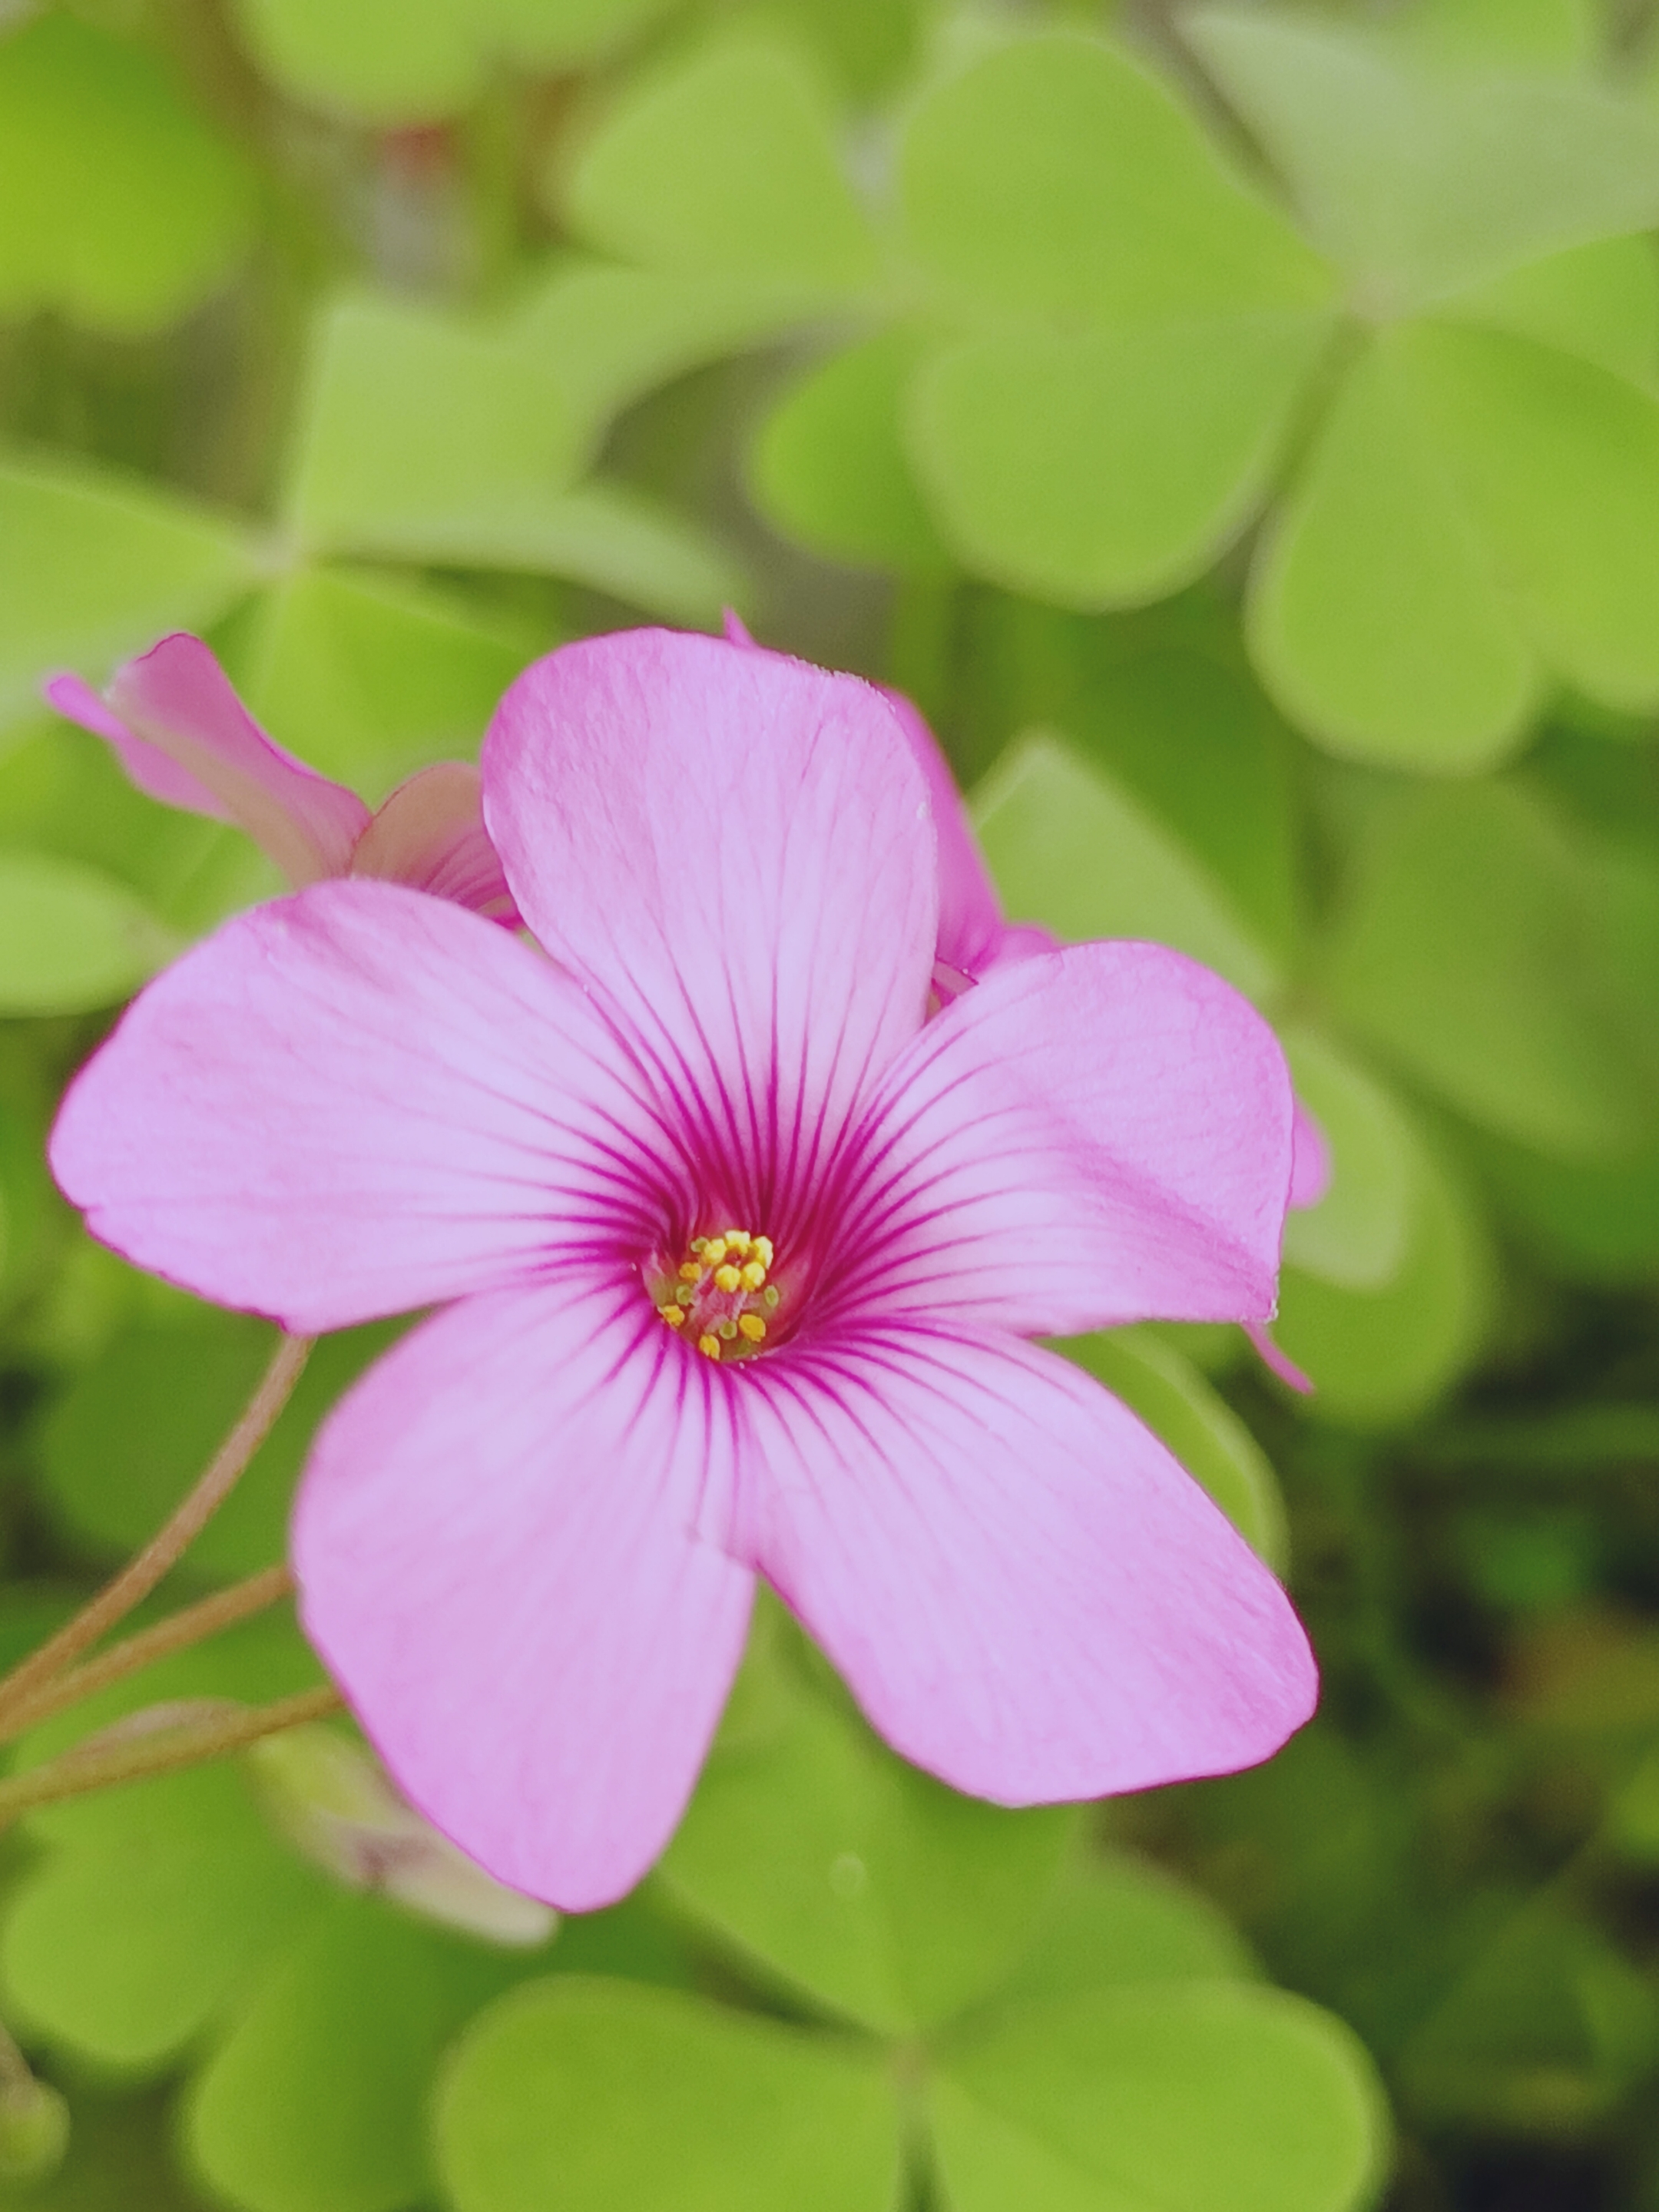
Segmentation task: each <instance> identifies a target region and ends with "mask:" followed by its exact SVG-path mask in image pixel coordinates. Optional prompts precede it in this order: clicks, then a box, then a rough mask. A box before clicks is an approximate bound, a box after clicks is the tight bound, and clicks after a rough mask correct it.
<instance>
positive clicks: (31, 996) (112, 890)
mask: <svg viewBox="0 0 1659 2212" xmlns="http://www.w3.org/2000/svg"><path fill="white" fill-rule="evenodd" d="M176 950H177V943H176V940H175V939H173V936H172V934H171V933H170V932H169V931H167V930H166V929H164V928H163V927H162V926H161V923H160V922H159V921H157V920H156V919H155V916H154V915H152V914H150V913H149V911H148V910H147V909H146V908H144V907H143V905H142V904H141V903H140V902H139V901H138V900H137V899H136V898H135V897H134V896H133V895H132V893H131V891H129V890H127V889H126V888H125V885H124V884H118V883H116V882H115V881H113V880H112V878H110V877H108V876H105V875H102V874H100V873H99V872H97V871H95V870H94V869H92V868H87V867H82V866H78V865H77V864H76V862H75V861H73V860H58V859H56V858H54V857H53V856H52V854H46V853H25V852H3V851H0V1013H3V1014H8V1015H17V1014H78V1013H84V1012H86V1011H87V1010H88V1008H89V1007H93V1006H109V1005H110V1004H111V1003H112V1001H114V1000H118V999H124V998H125V997H126V995H127V994H128V993H129V992H130V991H131V990H133V989H134V988H135V987H137V985H138V984H140V983H142V982H143V981H144V979H145V977H146V976H148V975H153V974H154V973H155V969H158V968H160V967H161V966H162V965H164V963H166V962H167V960H168V959H170V958H171V957H172V956H173V952H174V951H176Z"/></svg>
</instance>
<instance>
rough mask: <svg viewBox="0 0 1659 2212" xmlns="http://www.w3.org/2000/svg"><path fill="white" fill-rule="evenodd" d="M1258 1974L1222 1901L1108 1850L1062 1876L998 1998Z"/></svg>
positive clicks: (1023, 1999) (1045, 1998)
mask: <svg viewBox="0 0 1659 2212" xmlns="http://www.w3.org/2000/svg"><path fill="white" fill-rule="evenodd" d="M1256 1971H1257V1970H1256V1967H1255V1961H1254V1960H1252V1959H1251V1957H1250V1954H1249V1951H1248V1949H1247V1948H1245V1945H1244V1943H1243V1941H1242V1939H1241V1938H1240V1936H1239V1934H1238V1931H1237V1929H1235V1928H1234V1926H1233V1924H1232V1923H1231V1921H1230V1920H1229V1919H1228V1918H1227V1916H1226V1915H1225V1913H1224V1912H1223V1911H1221V1909H1220V1907H1219V1906H1218V1905H1212V1903H1211V1902H1210V1900H1209V1899H1208V1898H1206V1897H1205V1896H1203V1895H1201V1894H1200V1893H1199V1892H1198V1891H1197V1890H1193V1889H1188V1888H1187V1887H1184V1886H1183V1885H1182V1883H1180V1882H1178V1881H1175V1880H1174V1879H1173V1878H1172V1877H1171V1876H1170V1875H1167V1874H1164V1873H1163V1872H1161V1871H1160V1870H1159V1869H1158V1868H1157V1867H1155V1866H1153V1865H1152V1864H1151V1863H1149V1862H1148V1861H1146V1860H1144V1859H1138V1858H1135V1857H1132V1856H1131V1855H1130V1854H1129V1853H1128V1852H1127V1851H1120V1852H1106V1853H1103V1854H1102V1855H1101V1856H1099V1857H1096V1858H1093V1859H1091V1860H1090V1861H1089V1862H1087V1863H1085V1864H1082V1865H1076V1866H1073V1867H1070V1868H1068V1869H1066V1873H1065V1874H1064V1875H1062V1876H1061V1878H1060V1883H1059V1885H1058V1887H1056V1889H1055V1891H1054V1895H1053V1896H1052V1898H1051V1899H1049V1902H1048V1910H1047V1911H1045V1912H1044V1914H1043V1916H1042V1922H1041V1923H1040V1925H1039V1927H1038V1930H1037V1935H1036V1941H1035V1942H1033V1943H1032V1945H1031V1947H1030V1950H1029V1951H1027V1952H1026V1954H1025V1955H1024V1958H1023V1959H1022V1960H1020V1962H1019V1964H1018V1966H1016V1967H1015V1969H1014V1972H1013V1974H1012V1978H1010V1979H1009V1980H1008V1981H1006V1982H1005V1983H1004V1984H1002V1987H1001V1988H1000V1990H998V1992H997V2002H999V2003H1000V2004H1013V2005H1016V2006H1019V2005H1024V2004H1028V2003H1030V2002H1033V2001H1034V2000H1040V2001H1042V2002H1050V2001H1051V2000H1053V1999H1054V1998H1057V1997H1069V1996H1077V1995H1079V1994H1080V1993H1081V1992H1083V1991H1084V1990H1101V1989H1115V1988H1118V1987H1121V1986H1124V1985H1128V1984H1139V1983H1143V1982H1185V1981H1194V1982H1222V1981H1235V1980H1248V1979H1250V1978H1253V1977H1254V1976H1255V1972H1256Z"/></svg>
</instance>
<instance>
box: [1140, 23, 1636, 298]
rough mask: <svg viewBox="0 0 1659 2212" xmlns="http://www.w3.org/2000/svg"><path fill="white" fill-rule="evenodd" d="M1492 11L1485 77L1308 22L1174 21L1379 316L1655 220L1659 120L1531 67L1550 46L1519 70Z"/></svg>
mask: <svg viewBox="0 0 1659 2212" xmlns="http://www.w3.org/2000/svg"><path fill="white" fill-rule="evenodd" d="M1486 21H1487V25H1488V27H1489V30H1488V35H1487V37H1486V39H1484V40H1480V42H1479V43H1480V47H1481V48H1482V49H1483V54H1484V58H1485V60H1486V67H1485V68H1484V69H1481V70H1477V71H1468V70H1445V69H1443V68H1442V69H1437V68H1435V67H1434V66H1432V58H1431V50H1425V49H1423V48H1421V47H1419V52H1418V53H1417V54H1416V55H1412V54H1410V53H1409V52H1406V53H1402V52H1398V51H1395V52H1390V51H1389V48H1388V47H1387V46H1386V45H1383V44H1382V43H1380V42H1378V41H1376V40H1372V39H1370V38H1368V37H1367V36H1366V35H1365V34H1364V33H1363V32H1360V33H1355V32H1353V31H1350V30H1346V29H1342V28H1340V27H1336V26H1334V25H1331V26H1326V25H1321V24H1317V23H1315V22H1312V21H1309V20H1307V19H1306V18H1297V17H1291V16H1288V15H1287V16H1285V17H1279V18H1276V17H1275V16H1273V15H1271V14H1267V13H1257V12H1255V11H1252V12H1251V13H1250V14H1249V15H1245V14H1244V13H1243V12H1242V11H1224V10H1219V9H1218V10H1214V11H1208V10H1206V11H1204V12H1201V13H1200V14H1199V15H1196V16H1194V17H1189V18H1188V21H1187V23H1186V25H1185V27H1184V28H1185V34H1186V35H1187V36H1188V38H1189V39H1191V40H1192V41H1193V43H1194V46H1195V47H1196V49H1197V51H1198V52H1199V54H1200V56H1201V57H1202V58H1203V60H1204V62H1205V64H1206V66H1207V67H1208V68H1209V69H1210V70H1212V71H1213V72H1214V73H1215V75H1216V76H1217V78H1218V80H1219V82H1220V83H1221V85H1222V87H1223V88H1224V89H1225V92H1226V94H1227V96H1228V98H1229V99H1230V100H1233V101H1234V102H1235V103H1236V104H1237V106H1238V107H1239V108H1240V109H1241V111H1242V112H1243V113H1244V114H1245V116H1246V117H1247V118H1249V122H1250V124H1251V125H1252V126H1253V128H1254V129H1255V131H1257V132H1258V133H1259V134H1260V135H1261V138H1262V140H1263V141H1264V143H1266V145H1267V149H1268V151H1269V153H1270V154H1271V155H1272V156H1273V160H1274V161H1275V163H1276V164H1277V166H1278V167H1279V170H1280V171H1281V173H1283V174H1284V175H1285V177H1286V178H1287V179H1288V180H1289V182H1290V185H1291V192H1292V194H1293V196H1294V197H1295V199H1296V201H1297V205H1298V207H1299V209H1300V210H1301V212H1302V213H1303V215H1304V217H1305V218H1306V220H1307V222H1308V225H1309V228H1310V231H1311V232H1312V234H1313V235H1314V236H1315V237H1316V239H1317V240H1319V242H1320V243H1321V245H1322V246H1323V247H1324V249H1325V251H1326V252H1328V253H1329V254H1330V255H1331V256H1332V258H1334V260H1336V261H1338V262H1340V264H1342V265H1343V267H1344V268H1345V269H1346V270H1347V272H1348V273H1349V276H1350V277H1351V279H1352V281H1353V283H1355V285H1356V286H1357V288H1358V292H1359V295H1360V297H1361V298H1362V299H1363V300H1364V303H1365V304H1366V305H1367V306H1368V307H1370V308H1372V309H1373V310H1375V311H1377V312H1382V313H1394V314H1398V313H1402V312H1409V311H1411V310H1413V309H1415V308H1418V307H1422V306H1424V305H1425V304H1426V303H1428V302H1429V301H1433V300H1436V299H1438V298H1440V297H1442V296H1443V295H1446V294H1448V293H1451V292H1455V291H1457V290H1459V289H1462V287H1463V286H1465V285H1468V284H1472V283H1477V282H1478V281H1479V280H1480V279H1481V278H1483V277H1486V276H1495V275H1497V274H1498V272H1499V271H1500V270H1505V269H1510V268H1516V267H1519V266H1520V265H1521V264H1522V263H1525V262H1528V261H1535V260H1541V259H1542V258H1544V257H1545V256H1546V255H1547V254H1551V253H1555V252H1561V251H1562V250H1564V249H1565V248H1566V247H1568V246H1581V245H1585V244H1588V243H1589V242H1590V241H1591V240H1595V239H1598V238H1605V237H1612V236H1615V235H1618V234H1623V233H1630V232H1635V231H1640V230H1647V229H1650V228H1652V226H1653V224H1654V222H1655V221H1656V219H1659V115H1656V114H1655V113H1654V112H1652V111H1651V110H1650V109H1648V108H1645V107H1644V106H1642V105H1640V104H1639V103H1638V102H1637V101H1635V100H1630V99H1627V98H1624V97H1621V96H1620V95H1619V94H1615V93H1613V92H1611V91H1607V90H1605V89H1604V88H1602V87H1601V86H1599V85H1598V84H1596V83H1595V82H1594V81H1593V80H1592V79H1590V78H1589V77H1588V76H1582V77H1581V76H1571V75H1565V74H1562V73H1560V72H1559V71H1556V70H1550V69H1549V68H1548V67H1547V65H1546V66H1543V67H1541V66H1539V64H1540V62H1544V63H1545V64H1547V61H1548V59H1549V58H1551V57H1550V56H1549V53H1548V49H1547V47H1546V46H1535V47H1534V50H1533V58H1532V59H1531V64H1530V65H1528V58H1527V57H1526V56H1525V55H1524V53H1523V54H1521V55H1517V54H1516V52H1515V50H1514V49H1513V48H1512V47H1510V49H1509V50H1508V51H1505V46H1506V42H1505V40H1504V33H1503V30H1502V27H1501V17H1500V16H1498V15H1497V13H1496V11H1494V14H1493V15H1489V16H1488V17H1487V19H1486ZM1494 23H1497V25H1498V33H1497V36H1496V37H1495V38H1492V36H1491V34H1490V27H1491V26H1492V25H1493V24H1494ZM1475 44H1476V41H1475V40H1470V41H1469V45H1470V46H1471V47H1472V48H1473V47H1474V46H1475ZM1557 52H1559V48H1558V49H1557Z"/></svg>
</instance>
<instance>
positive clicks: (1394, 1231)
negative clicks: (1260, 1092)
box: [1281, 1026, 1417, 1291]
mask: <svg viewBox="0 0 1659 2212" xmlns="http://www.w3.org/2000/svg"><path fill="white" fill-rule="evenodd" d="M1281 1042H1283V1044H1284V1047H1285V1055H1286V1057H1287V1058H1288V1060H1290V1063H1291V1074H1292V1075H1293V1076H1294V1077H1295V1079H1296V1091H1297V1097H1298V1098H1300V1099H1301V1100H1302V1101H1303V1103H1304V1105H1306V1106H1308V1107H1309V1108H1310V1109H1311V1110H1312V1113H1313V1115H1314V1117H1315V1119H1316V1121H1318V1123H1319V1127H1320V1128H1321V1130H1322V1132H1323V1133H1324V1137H1325V1140H1326V1142H1327V1144H1328V1146H1329V1147H1330V1152H1331V1186H1330V1188H1329V1190H1328V1192H1327V1193H1326V1194H1325V1196H1324V1197H1323V1198H1322V1200H1320V1202H1319V1204H1318V1205H1317V1206H1306V1207H1304V1208H1302V1209H1301V1210H1300V1211H1299V1212H1295V1213H1292V1214H1291V1215H1290V1216H1289V1217H1288V1218H1286V1220H1285V1261H1286V1262H1287V1263H1288V1264H1289V1265H1291V1266H1293V1267H1299V1268H1300V1269H1301V1270H1302V1272H1303V1273H1304V1274H1308V1275H1313V1276H1316V1277H1317V1278H1318V1279H1319V1280H1320V1281H1322V1282H1326V1283H1334V1284H1335V1285H1337V1286H1338V1287H1339V1288H1340V1289H1342V1290H1349V1291H1375V1290H1380V1289H1381V1288H1382V1287H1383V1285H1384V1284H1385V1283H1389V1282H1391V1281H1392V1280H1393V1279H1394V1278H1395V1275H1396V1274H1398V1273H1399V1272H1400V1268H1401V1265H1402V1263H1403V1262H1404V1260H1405V1257H1406V1246H1407V1239H1408V1237H1409V1234H1410V1218H1411V1207H1412V1199H1413V1190H1414V1186H1415V1178H1416V1172H1417V1144H1416V1139H1415V1138H1414V1137H1413V1134H1412V1132H1411V1130H1410V1128H1409V1127H1408V1126H1407V1123H1406V1121H1405V1119H1404V1116H1403V1115H1402V1114H1401V1109H1400V1108H1399V1107H1398V1106H1397V1105H1396V1104H1395V1102H1394V1100H1393V1099H1392V1098H1390V1097H1389V1093H1388V1092H1387V1091H1386V1090H1385V1089H1384V1088H1383V1085H1382V1084H1380V1083H1379V1082H1378V1081H1377V1080H1376V1078H1375V1077H1373V1076H1372V1075H1370V1074H1369V1073H1367V1072H1366V1070H1365V1069H1364V1068H1363V1067H1361V1066H1359V1065H1358V1062H1357V1061H1355V1060H1352V1059H1351V1058H1350V1057H1349V1056H1348V1055H1347V1054H1346V1053H1344V1052H1343V1051H1341V1050H1340V1048H1339V1047H1337V1046H1335V1045H1333V1044H1332V1043H1331V1042H1329V1041H1328V1039H1327V1038H1325V1037H1322V1036H1320V1035H1319V1034H1318V1033H1317V1032H1316V1031H1315V1030H1309V1029H1305V1028H1302V1027H1299V1026H1298V1027H1297V1028H1294V1029H1291V1030H1285V1031H1284V1032H1282V1034H1281Z"/></svg>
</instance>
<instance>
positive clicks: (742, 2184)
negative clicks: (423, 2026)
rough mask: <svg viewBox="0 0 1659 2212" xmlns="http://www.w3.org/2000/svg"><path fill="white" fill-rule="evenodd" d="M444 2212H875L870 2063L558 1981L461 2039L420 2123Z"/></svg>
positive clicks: (825, 2046)
mask: <svg viewBox="0 0 1659 2212" xmlns="http://www.w3.org/2000/svg"><path fill="white" fill-rule="evenodd" d="M437 2146H438V2164H439V2170H440V2172H441V2176H442V2179H443V2181H444V2184H445V2186H446V2188H447V2190H448V2191H449V2194H450V2196H451V2197H452V2198H453V2202H454V2203H455V2205H456V2207H457V2208H458V2212H545V2208H546V2207H547V2206H548V2205H550V2204H553V2203H557V2204H559V2205H561V2206H562V2207H567V2208H568V2212H725V2208H726V2207H728V2206H731V2205H733V2204H738V2203H741V2204H742V2205H744V2207H745V2208H749V2207H753V2208H754V2212H889V2208H890V2206H891V2205H892V2203H894V2201H895V2194H896V2188H897V2185H898V2178H899V2143H898V2130H897V2114H896V2110H895V2106H894V2100H893V2094H892V2091H891V2089H890V2087H889V2085H888V2083H887V2081H885V2079H884V2075H883V2073H882V2070H881V2069H880V2068H879V2066H878V2064H877V2063H876V2062H875V2060H874V2057H873V2056H867V2057H866V2055H864V2054H862V2053H859V2052H855V2051H851V2050H848V2049H845V2048H843V2047H842V2046H840V2045H836V2044H835V2043H833V2042H831V2041H829V2039H825V2038H822V2037H817V2036H811V2035H806V2034H803V2033H799V2031H797V2030H794V2029H791V2028H787V2027H780V2026H778V2025H777V2024H776V2023H775V2022H774V2021H767V2020H760V2019H756V2018H754V2017H752V2016H751V2017H747V2018H745V2017H744V2016H742V2015H738V2014H734V2013H731V2012H727V2011H725V2010H723V2009H722V2008H720V2007H719V2006H716V2005H713V2004H710V2003H708V2002H706V2001H704V2000H702V1999H701V1998H697V1997H692V1996H680V1995H678V1994H677V1993H674V1992H671V1991H669V1990H645V1989H640V1988H630V1987H629V1986H628V1985H627V1984H623V1983H620V1982H610V1981H603V1980H599V1979H589V1978H586V1977H581V1976H576V1975H572V1976H569V1977H568V1978H563V1979H561V1980H558V1981H549V1982H543V1983H538V1984H532V1985H530V1986H528V1987H526V1988H525V1989H522V1990H518V1991H515V1992H514V1993H513V1995H512V1996H508V1997H506V1998H504V1999H503V2000H502V2001H501V2002H500V2003H498V2004H496V2005H495V2006H493V2007H492V2008H490V2009H489V2011H488V2012H486V2013H484V2014H483V2015H482V2016H481V2017H480V2018H479V2019H478V2020H477V2021H475V2022H474V2023H473V2025H472V2026H471V2028H470V2029H469V2030H468V2031H467V2032H466V2033H465V2035H464V2036H463V2037H462V2038H461V2039H460V2041H459V2044H458V2045H457V2046H456V2048H455V2051H454V2053H453V2057H451V2059H450V2061H449V2063H448V2065H447V2069H445V2075H444V2078H443V2081H442V2082H441V2088H440V2093H439V2099H438V2106H437Z"/></svg>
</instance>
